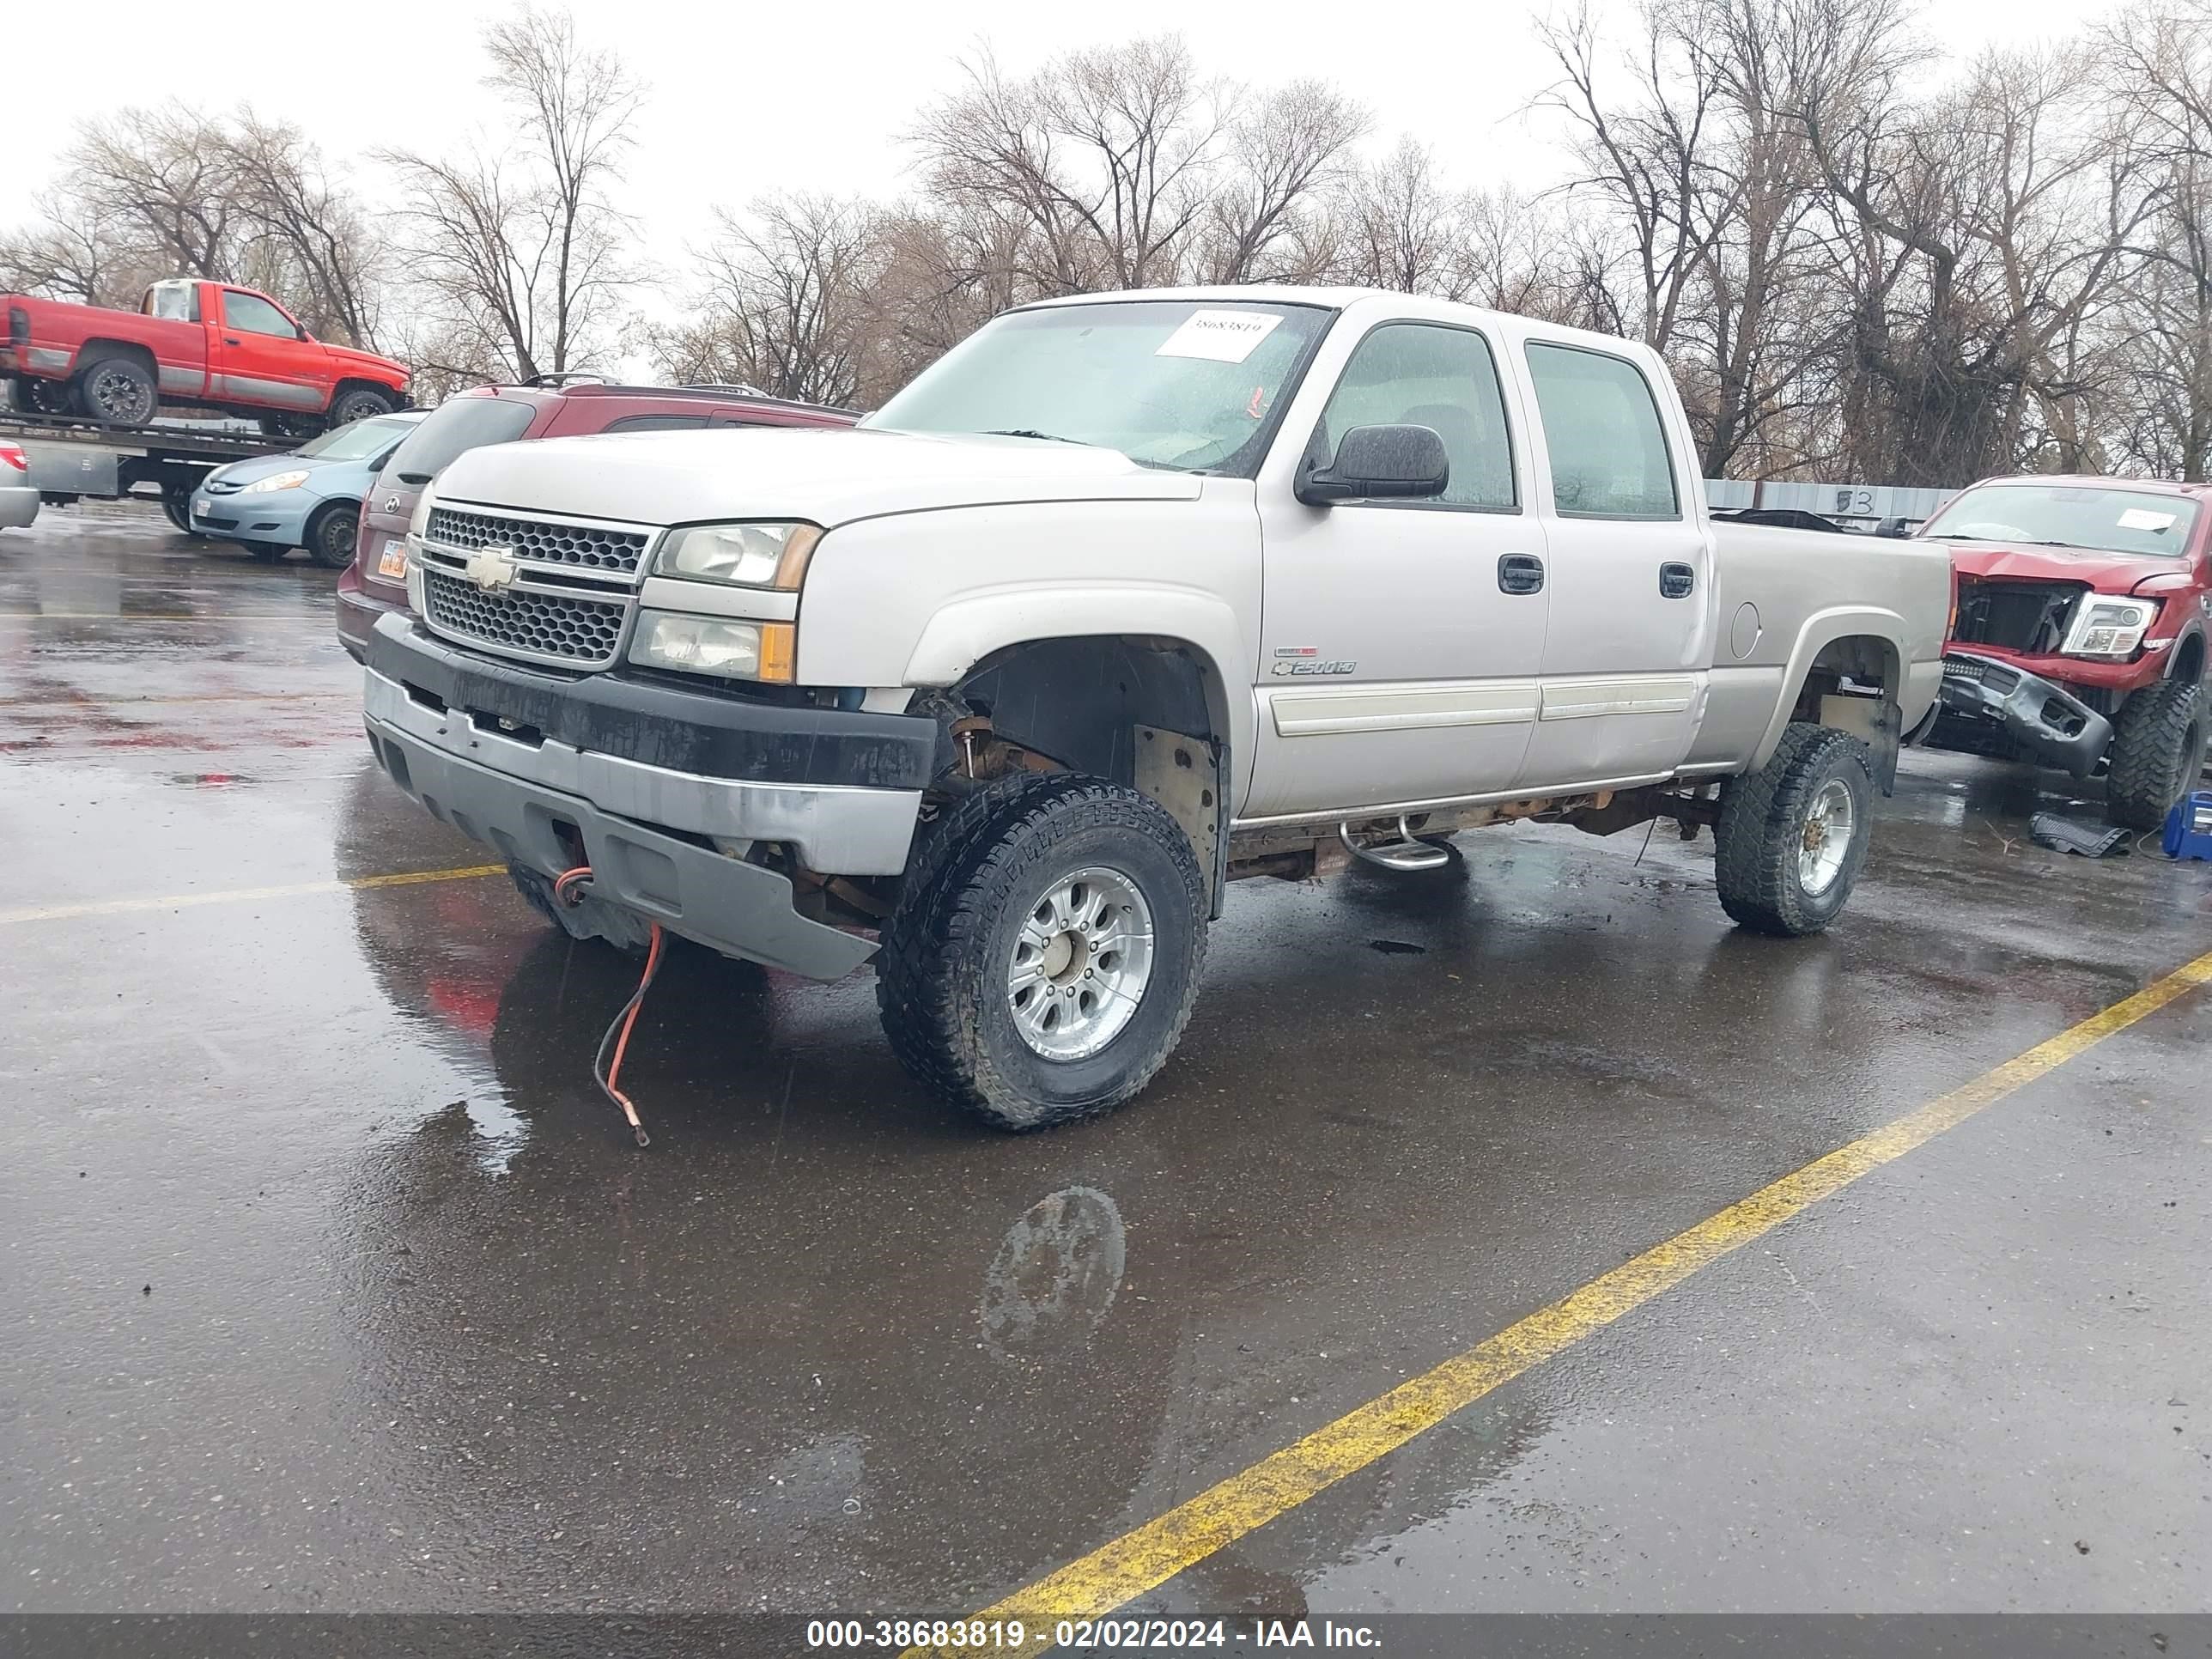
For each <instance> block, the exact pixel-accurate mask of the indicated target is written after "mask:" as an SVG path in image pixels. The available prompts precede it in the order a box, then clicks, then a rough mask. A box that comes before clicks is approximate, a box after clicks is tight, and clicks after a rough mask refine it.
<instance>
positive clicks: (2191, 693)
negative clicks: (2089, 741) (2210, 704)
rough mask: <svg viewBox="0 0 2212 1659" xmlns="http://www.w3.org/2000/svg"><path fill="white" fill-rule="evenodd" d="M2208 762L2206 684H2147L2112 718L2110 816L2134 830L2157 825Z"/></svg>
mask: <svg viewBox="0 0 2212 1659" xmlns="http://www.w3.org/2000/svg"><path fill="white" fill-rule="evenodd" d="M2203 763H2204V690H2203V686H2201V685H2200V684H2197V682H2195V681H2193V680H2160V682H2159V683H2158V684H2156V685H2148V686H2145V687H2144V688H2143V689H2142V690H2140V691H2137V692H2136V693H2135V695H2134V696H2130V698H2129V699H2128V700H2127V701H2126V702H2124V703H2122V704H2121V705H2120V712H2119V716H2118V719H2116V720H2113V722H2112V750H2111V764H2110V765H2109V767H2108V768H2107V769H2106V774H2105V816H2106V817H2107V818H2109V819H2111V820H2112V822H2113V823H2116V824H2119V825H2121V826H2123V827H2124V828H2126V829H2157V828H2158V827H2159V826H2160V824H2162V823H2165V822H2166V814H2167V813H2168V812H2170V811H2172V810H2173V803H2174V802H2176V801H2178V800H2179V799H2181V798H2182V796H2183V795H2185V794H2186V793H2188V792H2189V790H2190V788H2191V786H2192V785H2194V784H2195V782H2196V781H2197V769H2198V768H2199V767H2201V766H2202V765H2203Z"/></svg>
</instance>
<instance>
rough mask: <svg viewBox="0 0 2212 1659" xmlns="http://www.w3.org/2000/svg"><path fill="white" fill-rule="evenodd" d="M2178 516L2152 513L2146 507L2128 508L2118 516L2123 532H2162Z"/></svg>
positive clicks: (2177, 514) (2176, 514) (2175, 514)
mask: <svg viewBox="0 0 2212 1659" xmlns="http://www.w3.org/2000/svg"><path fill="white" fill-rule="evenodd" d="M2179 516H2180V515H2179V513H2154V512H2152V511H2151V510H2150V509H2149V508H2148V507H2127V508H2125V509H2124V510H2123V511H2122V512H2121V513H2120V528H2121V529H2123V530H2164V529H2165V528H2166V526H2169V525H2171V524H2172V522H2173V521H2174V520H2175V519H2177V518H2179Z"/></svg>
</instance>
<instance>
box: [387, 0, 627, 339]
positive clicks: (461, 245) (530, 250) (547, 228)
mask: <svg viewBox="0 0 2212 1659" xmlns="http://www.w3.org/2000/svg"><path fill="white" fill-rule="evenodd" d="M484 46H485V50H486V51H487V52H488V53H489V55H490V58H491V60H492V71H491V73H490V74H489V76H486V77H485V82H484V83H485V84H486V85H487V86H489V88H492V89H493V90H494V91H495V93H497V94H499V95H500V98H501V100H502V101H503V102H504V103H506V104H507V106H508V107H509V108H511V109H512V110H513V112H514V113H515V116H516V118H517V133H516V140H517V142H516V143H515V144H514V145H513V147H512V149H507V150H489V151H488V150H486V149H483V147H481V146H478V147H475V148H472V149H469V150H468V151H466V152H465V153H464V154H463V155H459V156H458V157H456V158H452V159H436V158H432V157H428V156H425V155H419V154H416V153H413V152H404V151H403V152H398V153H392V154H388V155H386V157H385V159H386V161H388V162H389V164H390V165H391V166H392V167H394V168H395V169H396V170H397V172H398V175H399V177H400V180H401V183H402V186H403V188H404V191H405V192H406V206H405V210H404V213H405V218H406V222H407V228H408V232H409V240H410V247H409V252H410V264H411V266H412V269H413V271H414V274H415V276H416V281H417V282H418V283H419V284H420V286H421V287H422V289H423V291H424V297H425V298H426V299H427V300H428V301H429V302H430V307H431V310H432V312H433V313H434V317H433V319H432V321H431V323H430V325H429V326H430V327H431V329H432V330H433V331H435V336H436V337H438V338H440V339H441V341H443V342H444V349H445V350H446V351H447V352H449V353H452V354H454V355H456V356H469V357H473V358H474V359H475V360H476V361H473V362H466V363H465V364H453V365H448V367H452V368H466V369H468V370H471V371H475V372H487V371H488V372H494V373H505V374H514V375H517V376H520V377H522V378H525V379H528V378H531V377H532V376H535V375H538V374H563V373H567V372H568V371H570V370H573V369H576V368H583V367H585V366H586V365H588V364H589V363H590V362H592V359H593V356H594V354H595V353H596V352H597V351H598V350H599V349H603V348H604V347H605V345H606V344H607V343H608V335H609V331H610V330H611V327H612V325H614V323H615V321H616V317H615V312H616V309H617V305H618V303H619V301H620V300H621V298H622V296H623V293H624V292H625V291H626V290H627V289H628V288H629V286H630V285H631V284H632V283H633V282H634V280H635V278H634V276H633V274H632V273H631V271H630V270H629V267H628V265H627V264H626V263H625V261H624V260H623V257H622V250H623V246H624V244H625V241H626V240H627V237H626V230H627V222H626V221H625V220H624V218H623V216H622V214H621V213H620V212H619V210H617V208H616V207H615V205H614V204H613V200H612V196H611V191H612V189H613V187H614V186H615V185H617V184H618V183H619V182H620V179H621V169H622V163H623V158H624V156H625V155H627V153H628V151H629V147H630V145H631V143H632V142H633V138H634V135H633V131H632V129H633V125H634V123H635V117H636V115H637V112H638V110H639V107H640V106H641V102H642V98H643V93H642V89H641V88H640V86H639V84H638V82H636V81H635V79H634V78H633V77H632V76H630V74H629V71H628V70H627V69H625V68H624V67H623V64H622V61H621V59H620V58H618V57H617V56H616V55H615V54H614V53H612V52H605V51H587V50H586V49H585V48H584V47H583V46H582V45H581V44H580V42H579V41H578V40H577V38H576V31H575V23H574V19H573V18H571V17H570V16H569V15H568V14H567V13H566V12H560V11H547V10H543V9H538V8H537V7H534V6H527V5H526V6H524V7H523V8H522V9H520V10H519V11H518V12H516V13H515V14H514V15H513V16H512V17H510V18H508V19H507V20H506V21H501V22H499V23H495V24H494V25H492V27H490V28H489V29H487V30H486V31H485V35H484Z"/></svg>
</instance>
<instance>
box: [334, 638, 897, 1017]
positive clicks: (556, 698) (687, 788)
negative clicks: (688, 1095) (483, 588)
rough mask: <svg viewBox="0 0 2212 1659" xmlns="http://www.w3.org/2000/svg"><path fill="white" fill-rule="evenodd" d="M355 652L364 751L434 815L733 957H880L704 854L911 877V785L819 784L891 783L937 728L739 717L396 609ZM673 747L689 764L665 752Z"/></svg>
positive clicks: (825, 716)
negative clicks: (480, 647) (783, 858)
mask: <svg viewBox="0 0 2212 1659" xmlns="http://www.w3.org/2000/svg"><path fill="white" fill-rule="evenodd" d="M367 645H368V671H367V673H366V674H365V676H364V677H363V680H364V684H363V692H364V695H363V703H364V708H363V713H364V715H365V718H366V722H367V725H368V739H369V744H370V746H371V748H373V749H374V750H375V753H376V757H377V761H378V763H379V764H380V765H381V766H382V767H383V769H384V770H385V771H386V774H387V775H390V776H391V778H392V781H394V782H395V783H397V784H398V786H399V787H401V788H402V789H404V790H405V791H406V792H407V793H409V794H410V795H412V796H413V797H415V799H416V800H417V801H419V802H421V803H422V806H423V807H424V809H425V810H426V811H428V812H429V813H430V814H431V815H432V816H433V817H437V818H439V819H441V820H442V821H444V822H445V823H450V824H452V825H453V827H454V828H455V829H459V831H460V832H461V833H462V834H464V835H465V836H469V837H470V838H471V840H474V841H477V842H483V844H485V845H486V846H488V847H490V848H494V849H495V850H496V851H497V852H498V854H500V855H501V857H503V858H505V859H507V860H508V861H510V862H512V863H514V864H518V865H521V866H525V867H526V868H529V869H532V870H536V871H538V872H540V873H541V874H543V875H544V876H547V877H549V878H550V877H552V876H556V875H558V874H560V873H561V872H562V871H564V870H567V869H569V868H571V867H572V866H575V865H577V864H579V863H583V864H588V865H590V866H591V867H592V899H593V901H594V902H610V903H613V904H617V905H620V906H622V907H623V908H628V909H629V910H632V911H634V912H635V913H636V914H637V915H640V916H642V917H645V918H647V919H650V920H652V921H658V922H659V923H660V924H661V926H662V927H665V928H667V929H668V930H669V931H670V932H671V933H678V934H680V935H682V936H683V937H684V938H686V939H692V940H695V941H696V942H697V943H699V944H701V945H706V946H708V948H709V949H711V950H715V951H721V952H722V953H723V954H724V955H726V956H732V957H743V958H744V959H746V960H749V961H753V962H760V963H767V964H768V965H769V966H770V967H775V968H783V969H789V970H790V971H792V972H793V973H798V974H804V975H807V976H809V977H811V978H815V979H835V978H836V977H838V976H839V975H842V974H845V973H847V972H849V971H850V970H851V969H854V968H855V967H857V966H859V965H860V963H862V962H865V961H866V960H867V958H868V957H871V956H872V955H873V954H874V953H875V950H876V946H875V945H874V944H873V942H872V941H871V940H868V939H861V938H859V937H857V936H856V935H854V934H852V933H845V932H843V931H842V930H841V929H839V928H836V927H829V926H826V925H824V924H823V923H821V922H817V921H810V920H808V919H807V918H805V917H804V916H801V915H799V914H798V912H797V911H796V910H795V909H794V908H793V902H792V886H791V884H790V882H789V881H788V880H787V879H786V878H784V877H783V876H782V875H781V874H780V873H778V872H776V871H774V870H770V869H768V868H765V867H763V866H761V865H757V864H753V863H749V862H746V861H745V860H742V859H738V858H732V857H729V856H727V855H726V854H723V853H721V852H719V851H717V850H715V849H716V848H717V847H719V846H721V845H726V844H728V843H731V842H758V841H769V842H789V843H791V844H792V845H793V846H794V847H795V848H798V850H799V857H800V859H801V860H803V861H804V862H805V864H806V866H808V867H809V868H811V869H816V870H820V871H822V872H824V873H825V874H834V875H873V874H892V873H896V872H898V871H899V870H902V869H903V868H904V867H905V864H906V855H907V851H908V846H909V844H910V843H911V842H912V840H913V836H914V827H915V818H916V816H917V814H918V813H919V811H920V809H921V787H920V783H919V781H916V782H915V785H914V787H910V788H906V787H869V786H865V785H860V784H856V783H851V782H842V781H840V782H829V781H823V777H824V775H825V774H826V775H829V776H835V777H838V778H845V777H849V776H852V775H854V773H856V772H860V773H872V774H873V775H878V776H881V775H884V774H885V773H886V772H890V773H894V774H895V773H897V772H899V771H902V770H903V769H904V768H905V766H906V765H907V764H908V760H909V758H911V759H912V761H913V762H914V763H915V765H916V769H917V770H918V769H919V767H920V765H921V764H924V763H926V762H925V761H924V759H923V757H926V756H927V753H928V752H930V751H929V750H928V748H927V744H929V743H930V742H933V738H934V732H933V727H932V726H931V725H930V723H929V722H927V721H925V720H913V721H908V720H905V719H903V718H896V720H895V723H893V724H890V725H888V726H886V724H885V720H886V717H884V716H877V715H864V714H840V713H838V712H837V711H834V710H817V709H811V708H791V707H778V706H773V705H769V706H759V705H756V706H750V707H746V708H733V707H732V705H730V704H729V703H727V702H720V701H719V700H711V699H706V698H702V697H700V696H698V695H697V694H694V693H690V692H688V691H680V690H665V689H662V688H659V687H655V686H649V685H642V684H635V683H631V684H623V683H621V682H617V681H614V680H612V679H611V678H586V679H582V680H574V679H562V678H555V677H551V676H544V675H538V674H534V673H528V672H525V671H518V670H511V669H509V668H508V667H507V666H506V665H500V664H493V663H489V662H485V661H483V659H470V658H466V657H465V656H463V655H461V654H460V653H454V652H453V651H451V650H450V649H449V648H447V647H444V646H442V645H441V644H440V643H439V642H437V641H433V640H429V639H428V638H426V637H425V636H423V635H422V634H421V633H419V632H418V631H417V630H416V629H414V628H413V627H412V625H411V624H410V623H409V622H408V621H407V620H406V619H405V618H403V617H396V616H386V617H381V618H380V619H379V621H378V622H377V623H376V626H375V627H374V629H373V630H371V632H370V634H369V637H368V641H367ZM433 687H436V688H439V689H437V690H434V689H432V688H433ZM700 705H704V706H703V707H702V706H700ZM908 726H913V727H914V728H915V730H913V731H911V732H909V731H908V730H907V729H906V728H907V727H908ZM563 730H566V731H569V732H573V733H574V735H575V736H587V735H588V736H590V737H592V738H594V739H596V740H597V741H598V742H600V743H605V744H606V745H607V747H606V748H605V749H602V748H599V747H595V746H594V747H587V746H586V745H584V744H579V743H577V742H574V741H572V740H567V739H564V738H563V737H562V735H558V733H559V732H562V731H563ZM909 743H911V744H912V745H913V747H914V754H913V755H912V756H911V757H909V756H908V753H907V752H906V751H907V750H908V744H909ZM624 751H627V752H624ZM648 754H649V755H653V756H655V757H658V758H659V759H660V760H661V761H662V763H660V764H655V763H653V762H652V761H649V760H647V759H645V758H642V756H644V755H648ZM678 756H682V757H684V758H685V759H686V760H688V761H690V763H692V766H693V767H696V768H698V769H691V768H690V767H687V768H685V769H676V768H673V767H671V766H669V765H668V764H666V763H665V762H666V761H667V760H669V759H672V758H675V757H678ZM733 773H734V774H737V775H732V774H733ZM901 781H904V780H903V779H902V780H901ZM579 846H580V848H581V854H580V855H579V850H578V849H579Z"/></svg>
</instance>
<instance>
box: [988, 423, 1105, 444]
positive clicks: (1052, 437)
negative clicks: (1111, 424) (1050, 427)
mask: <svg viewBox="0 0 2212 1659" xmlns="http://www.w3.org/2000/svg"><path fill="white" fill-rule="evenodd" d="M981 436H983V437H986V438H1042V439H1043V440H1044V441H1046V442H1047V443H1048V444H1077V445H1080V446H1081V447H1083V448H1085V449H1096V448H1097V447H1098V446H1097V444H1094V443H1088V442H1085V441H1084V440H1083V439H1081V438H1063V437H1061V436H1060V434H1058V433H1057V432H1038V431H1035V430H1033V429H1032V428H1029V427H1025V426H1014V427H1005V428H999V429H996V430H992V431H986V432H984V433H982V434H981Z"/></svg>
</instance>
